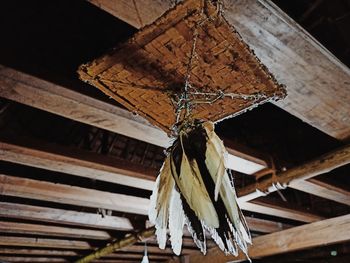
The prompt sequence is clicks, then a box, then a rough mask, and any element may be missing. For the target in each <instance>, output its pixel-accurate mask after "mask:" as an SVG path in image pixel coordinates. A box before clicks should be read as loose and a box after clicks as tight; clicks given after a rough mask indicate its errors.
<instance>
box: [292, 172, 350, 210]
mask: <svg viewBox="0 0 350 263" xmlns="http://www.w3.org/2000/svg"><path fill="white" fill-rule="evenodd" d="M291 187H292V188H293V189H297V190H299V191H303V192H306V193H311V194H313V195H317V196H319V197H322V198H325V199H329V200H333V201H335V202H338V203H342V204H345V205H349V206H350V192H349V191H348V190H346V189H343V188H340V187H337V186H334V185H331V184H328V183H325V182H322V181H320V180H316V179H313V178H312V179H309V180H305V181H296V182H293V184H291Z"/></svg>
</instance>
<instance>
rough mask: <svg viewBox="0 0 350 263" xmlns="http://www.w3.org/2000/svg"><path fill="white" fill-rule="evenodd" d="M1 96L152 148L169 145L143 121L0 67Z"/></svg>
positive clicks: (159, 132) (159, 133)
mask: <svg viewBox="0 0 350 263" xmlns="http://www.w3.org/2000/svg"><path fill="white" fill-rule="evenodd" d="M0 96H1V97H4V98H7V99H10V100H14V101H17V102H19V103H23V104H26V105H29V106H32V107H35V108H38V109H41V110H45V111H48V112H51V113H54V114H57V115H60V116H63V117H66V118H69V119H73V120H76V121H79V122H82V123H86V124H89V125H92V126H96V127H99V128H102V129H106V130H109V131H112V132H116V133H119V134H122V135H125V136H128V137H131V138H135V139H138V140H141V141H146V142H148V143H151V144H155V145H159V146H163V147H166V146H168V145H169V138H168V137H167V135H166V133H165V132H163V131H161V130H160V129H158V128H156V127H154V126H152V125H150V124H149V123H148V122H147V121H146V120H145V119H144V118H141V117H139V116H135V115H134V114H132V113H131V112H129V111H127V110H124V109H121V108H119V107H116V106H113V105H111V104H108V103H105V102H102V101H99V100H97V99H94V98H92V97H89V96H86V95H84V94H81V93H78V92H75V91H72V90H69V89H67V88H64V87H62V86H60V85H56V84H53V83H51V82H48V81H45V80H42V79H39V78H36V77H33V76H30V75H28V74H24V73H21V72H18V71H16V70H13V69H10V68H7V67H5V66H1V65H0Z"/></svg>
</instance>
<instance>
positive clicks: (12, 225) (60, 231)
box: [0, 221, 112, 240]
mask: <svg viewBox="0 0 350 263" xmlns="http://www.w3.org/2000/svg"><path fill="white" fill-rule="evenodd" d="M0 232H1V233H10V234H19V235H39V236H53V237H66V238H78V239H97V240H108V239H112V236H111V235H110V234H109V233H108V232H106V231H102V230H90V229H81V228H72V227H61V226H50V225H43V224H40V225H36V224H29V223H18V222H5V221H0Z"/></svg>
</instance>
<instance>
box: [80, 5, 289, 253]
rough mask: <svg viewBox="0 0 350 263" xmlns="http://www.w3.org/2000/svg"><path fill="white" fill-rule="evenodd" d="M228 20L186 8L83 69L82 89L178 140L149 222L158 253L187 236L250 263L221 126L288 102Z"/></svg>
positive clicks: (216, 12)
mask: <svg viewBox="0 0 350 263" xmlns="http://www.w3.org/2000/svg"><path fill="white" fill-rule="evenodd" d="M222 12H223V8H222V4H221V1H210V0H186V1H183V2H181V3H179V4H178V5H176V6H175V7H174V8H173V9H172V10H170V11H168V12H167V13H165V14H164V15H163V16H161V17H160V18H159V19H158V20H157V21H156V22H154V23H153V24H152V25H149V26H146V27H144V28H143V29H141V30H140V32H138V33H137V34H136V35H135V36H134V37H133V38H132V39H130V40H129V41H128V42H126V43H124V44H123V45H121V46H119V47H117V48H116V49H115V50H113V51H112V52H111V53H110V54H108V55H105V56H103V57H101V58H99V59H96V60H95V61H93V62H91V63H88V64H85V65H82V66H81V67H80V69H79V74H80V78H81V79H83V80H84V81H86V82H88V83H90V84H92V85H94V86H96V87H98V88H99V89H100V90H102V91H103V92H105V93H106V94H107V95H109V96H110V97H112V98H114V99H115V100H117V101H118V102H119V103H121V104H122V105H124V106H125V107H127V108H128V109H129V110H131V111H133V112H135V113H137V114H140V115H142V116H143V117H145V118H146V119H148V120H149V121H150V122H151V123H152V124H155V125H157V126H158V127H160V128H161V129H163V130H164V131H166V132H167V133H168V134H169V135H170V136H172V137H173V138H174V141H173V143H172V145H171V146H170V147H169V148H168V149H167V151H166V158H165V161H164V164H163V166H162V168H161V170H160V173H159V175H158V177H157V180H156V184H155V188H154V190H153V193H152V196H151V204H150V209H149V219H150V221H151V222H152V223H153V224H154V225H155V227H156V236H157V240H158V243H159V247H160V248H165V246H166V242H167V237H168V231H169V234H170V242H171V245H172V248H173V251H174V253H175V254H177V255H179V254H180V253H181V246H182V235H183V229H184V226H186V227H187V229H188V230H189V232H190V233H191V235H192V237H193V240H194V242H195V244H196V245H197V246H198V247H199V249H200V250H201V251H202V252H203V253H206V233H209V235H210V236H211V237H212V239H213V240H214V241H215V242H216V244H217V245H218V246H219V247H220V249H221V250H222V251H224V252H225V253H230V254H232V255H237V254H238V250H239V249H240V250H241V251H243V252H244V253H245V254H246V255H247V254H248V244H249V243H251V237H250V234H249V229H248V227H247V224H246V222H245V219H244V217H243V214H242V212H241V210H240V208H239V205H238V203H237V196H236V192H235V188H234V183H233V178H232V175H231V173H230V170H229V169H227V168H226V167H227V164H226V162H227V155H228V154H227V152H226V149H225V147H224V145H223V142H222V141H221V140H220V138H219V137H218V136H217V135H216V133H215V131H214V122H217V121H220V120H223V119H225V118H228V117H233V116H236V115H237V114H241V113H243V112H245V111H246V110H249V109H251V108H253V107H256V106H257V105H259V104H262V103H265V102H268V101H271V100H277V99H280V98H283V97H284V96H285V95H286V93H285V89H284V87H283V86H281V85H279V84H278V83H277V82H276V80H275V79H274V77H273V76H272V75H271V74H270V73H269V71H268V70H267V68H266V67H265V66H264V65H262V64H261V63H260V61H259V60H258V58H257V57H256V56H255V55H254V53H253V51H252V50H250V49H249V47H248V46H247V45H246V44H245V43H244V42H243V40H242V39H241V37H240V35H239V34H238V33H237V32H236V31H235V29H234V28H233V27H232V26H231V25H229V24H228V23H227V21H226V20H225V19H224V16H223V13H222ZM145 136H147V135H145Z"/></svg>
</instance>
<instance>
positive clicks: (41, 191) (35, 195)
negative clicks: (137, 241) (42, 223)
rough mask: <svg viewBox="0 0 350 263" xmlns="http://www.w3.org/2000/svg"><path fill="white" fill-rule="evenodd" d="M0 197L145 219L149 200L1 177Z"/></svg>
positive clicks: (12, 177) (2, 175)
mask: <svg viewBox="0 0 350 263" xmlns="http://www.w3.org/2000/svg"><path fill="white" fill-rule="evenodd" d="M0 194H1V195H5V196H15V197H21V198H30V199H35V200H41V201H49V202H56V203H61V204H70V205H77V206H83V207H93V208H102V209H107V210H113V211H119V212H126V213H132V214H141V215H147V213H148V205H149V199H147V198H141V197H136V196H130V195H124V194H115V193H109V192H104V191H99V190H93V189H87V188H82V187H76V186H70V185H63V184H56V183H50V182H44V181H38V180H32V179H26V178H19V177H14V176H9V175H4V174H0Z"/></svg>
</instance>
